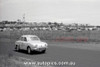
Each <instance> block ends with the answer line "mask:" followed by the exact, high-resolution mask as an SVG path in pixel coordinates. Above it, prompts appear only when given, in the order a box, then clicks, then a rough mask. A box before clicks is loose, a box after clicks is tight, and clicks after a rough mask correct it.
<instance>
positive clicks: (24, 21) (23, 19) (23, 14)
mask: <svg viewBox="0 0 100 67" xmlns="http://www.w3.org/2000/svg"><path fill="white" fill-rule="evenodd" d="M23 22H25V13H24V14H23Z"/></svg>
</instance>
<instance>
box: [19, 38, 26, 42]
mask: <svg viewBox="0 0 100 67" xmlns="http://www.w3.org/2000/svg"><path fill="white" fill-rule="evenodd" d="M19 40H21V41H27V39H26V37H21V38H20V39H19Z"/></svg>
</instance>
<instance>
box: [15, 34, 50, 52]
mask: <svg viewBox="0 0 100 67" xmlns="http://www.w3.org/2000/svg"><path fill="white" fill-rule="evenodd" d="M22 37H26V38H27V41H22V40H18V41H16V42H15V45H18V46H20V49H24V50H27V47H28V46H29V47H30V48H31V49H32V50H37V51H38V50H39V49H40V48H44V49H46V48H47V47H48V44H47V43H46V42H42V41H40V39H39V40H37V41H35V40H30V37H37V36H33V35H23V36H22Z"/></svg>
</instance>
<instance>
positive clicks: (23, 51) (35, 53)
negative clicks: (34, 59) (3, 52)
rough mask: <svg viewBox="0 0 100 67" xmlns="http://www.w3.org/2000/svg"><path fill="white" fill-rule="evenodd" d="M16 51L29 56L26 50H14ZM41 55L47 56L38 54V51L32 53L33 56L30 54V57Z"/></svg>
mask: <svg viewBox="0 0 100 67" xmlns="http://www.w3.org/2000/svg"><path fill="white" fill-rule="evenodd" d="M14 51H15V52H19V53H24V54H28V53H27V51H26V50H19V51H16V50H14ZM40 54H45V53H42V52H38V51H32V52H31V54H29V55H40Z"/></svg>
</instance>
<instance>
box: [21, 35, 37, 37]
mask: <svg viewBox="0 0 100 67" xmlns="http://www.w3.org/2000/svg"><path fill="white" fill-rule="evenodd" d="M22 37H37V36H36V35H22Z"/></svg>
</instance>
